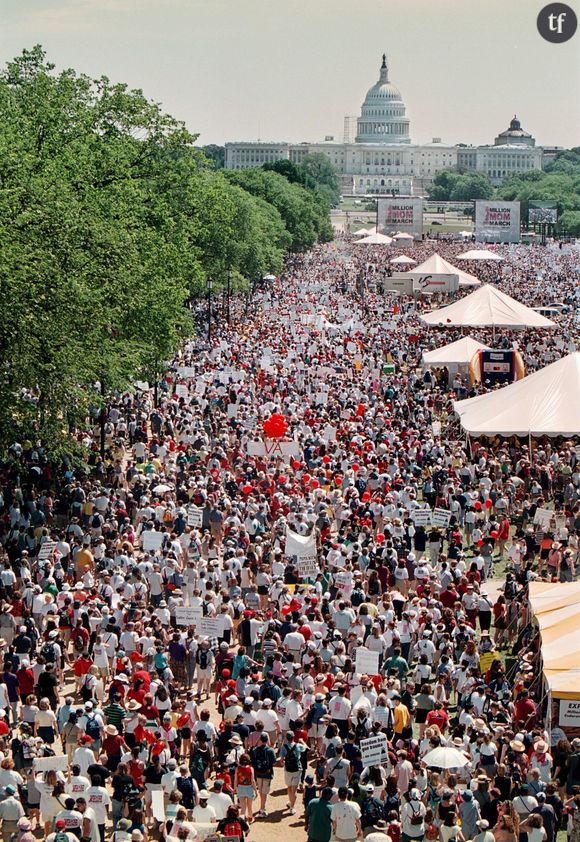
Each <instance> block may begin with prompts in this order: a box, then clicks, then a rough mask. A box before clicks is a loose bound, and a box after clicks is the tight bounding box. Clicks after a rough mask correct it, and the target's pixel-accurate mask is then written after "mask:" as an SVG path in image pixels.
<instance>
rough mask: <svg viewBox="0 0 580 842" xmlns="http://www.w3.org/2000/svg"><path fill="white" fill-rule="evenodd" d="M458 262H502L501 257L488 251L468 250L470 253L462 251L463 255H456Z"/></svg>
mask: <svg viewBox="0 0 580 842" xmlns="http://www.w3.org/2000/svg"><path fill="white" fill-rule="evenodd" d="M457 259H458V260H498V261H499V260H503V257H501V255H499V254H496V253H495V252H493V251H489V249H470V251H464V252H463V254H458V255H457Z"/></svg>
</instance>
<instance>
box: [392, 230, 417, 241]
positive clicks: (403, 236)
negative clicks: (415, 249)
mask: <svg viewBox="0 0 580 842" xmlns="http://www.w3.org/2000/svg"><path fill="white" fill-rule="evenodd" d="M414 239H415V238H414V237H413V235H412V234H407V232H406V231H397V233H396V234H394V235H393V240H414Z"/></svg>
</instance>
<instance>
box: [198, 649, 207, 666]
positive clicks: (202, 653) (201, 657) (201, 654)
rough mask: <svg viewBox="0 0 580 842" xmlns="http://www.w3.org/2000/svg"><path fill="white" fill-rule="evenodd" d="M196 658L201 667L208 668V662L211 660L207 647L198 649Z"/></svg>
mask: <svg viewBox="0 0 580 842" xmlns="http://www.w3.org/2000/svg"><path fill="white" fill-rule="evenodd" d="M195 660H196V661H197V665H198V666H199V668H200V669H202V670H205V669H207V662H208V660H209V658H208V653H207V650H205V649H198V650H197V655H196V656H195Z"/></svg>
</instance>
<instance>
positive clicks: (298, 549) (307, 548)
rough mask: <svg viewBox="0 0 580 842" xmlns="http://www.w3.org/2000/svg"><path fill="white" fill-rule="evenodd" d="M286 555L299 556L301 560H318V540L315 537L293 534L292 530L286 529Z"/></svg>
mask: <svg viewBox="0 0 580 842" xmlns="http://www.w3.org/2000/svg"><path fill="white" fill-rule="evenodd" d="M285 552H286V555H287V556H294V555H295V556H297V557H298V558H301V559H312V558H313V559H314V560H316V559H317V558H318V556H317V552H316V538H315V537H314V535H299V534H298V533H297V532H292V530H291V529H290V528H288V529H286V550H285Z"/></svg>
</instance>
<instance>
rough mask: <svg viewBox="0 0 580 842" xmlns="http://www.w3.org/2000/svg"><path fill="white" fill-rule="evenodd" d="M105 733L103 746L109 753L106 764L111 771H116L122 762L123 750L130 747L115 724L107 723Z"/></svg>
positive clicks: (107, 753) (104, 750)
mask: <svg viewBox="0 0 580 842" xmlns="http://www.w3.org/2000/svg"><path fill="white" fill-rule="evenodd" d="M105 734H106V736H105V739H104V740H103V745H102V748H101V750H102V751H103V752H104V753H105V754H106V755H107V762H106V764H105V765H106V767H107V769H108V770H109V771H110V772H116V771H117V766H118V765H119V763H120V762H121V754H122V753H123V751H128V749H129V747H128V746H127V743H126V742H125V740H124V739H123V737H122V736H121V735H120V734H119V732H118V730H117V729H116V728H115V726H114V725H107V727H106V728H105Z"/></svg>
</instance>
